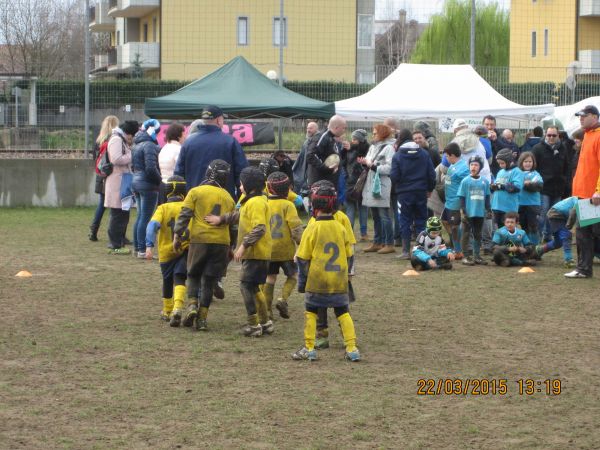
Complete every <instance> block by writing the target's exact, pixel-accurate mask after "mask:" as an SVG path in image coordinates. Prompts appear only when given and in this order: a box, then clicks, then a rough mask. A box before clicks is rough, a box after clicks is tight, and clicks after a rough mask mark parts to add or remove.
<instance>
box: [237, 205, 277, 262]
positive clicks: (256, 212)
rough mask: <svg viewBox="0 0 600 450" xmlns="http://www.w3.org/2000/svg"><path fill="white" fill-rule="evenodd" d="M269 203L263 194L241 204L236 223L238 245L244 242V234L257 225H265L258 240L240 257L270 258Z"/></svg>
mask: <svg viewBox="0 0 600 450" xmlns="http://www.w3.org/2000/svg"><path fill="white" fill-rule="evenodd" d="M269 218H270V214H269V205H268V203H267V198H266V197H265V196H264V195H257V196H255V197H252V198H250V199H249V200H248V201H246V202H244V203H243V204H242V207H241V208H240V223H239V225H238V247H239V246H240V245H242V243H243V242H244V236H246V235H247V234H248V233H250V232H251V231H252V229H253V228H254V227H256V226H258V225H265V226H266V228H267V230H266V233H265V234H264V235H263V237H261V238H260V239H259V240H258V242H256V243H255V244H254V245H251V246H250V247H248V248H247V249H246V251H245V252H244V256H243V257H242V259H263V260H270V259H271V228H270V226H269Z"/></svg>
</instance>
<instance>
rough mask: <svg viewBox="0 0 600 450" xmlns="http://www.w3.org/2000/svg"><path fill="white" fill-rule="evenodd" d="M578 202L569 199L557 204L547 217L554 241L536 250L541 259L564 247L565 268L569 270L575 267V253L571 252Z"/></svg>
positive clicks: (539, 246) (572, 198) (573, 198)
mask: <svg viewBox="0 0 600 450" xmlns="http://www.w3.org/2000/svg"><path fill="white" fill-rule="evenodd" d="M578 200H579V199H578V198H577V197H568V198H565V199H564V200H561V201H560V202H558V203H555V204H554V205H553V206H552V208H550V209H549V210H548V213H547V214H546V216H547V217H548V222H550V230H551V232H552V238H553V239H552V240H551V241H550V242H546V243H545V244H540V245H538V246H536V248H535V251H536V254H537V256H538V257H541V256H542V255H543V254H544V253H547V252H549V251H552V250H556V249H559V248H561V247H562V249H563V258H564V266H565V267H566V268H568V269H572V268H574V267H575V261H573V251H572V250H571V241H572V238H573V235H572V234H571V228H573V226H574V225H575V222H576V221H577V214H576V212H575V206H576V205H577V201H578Z"/></svg>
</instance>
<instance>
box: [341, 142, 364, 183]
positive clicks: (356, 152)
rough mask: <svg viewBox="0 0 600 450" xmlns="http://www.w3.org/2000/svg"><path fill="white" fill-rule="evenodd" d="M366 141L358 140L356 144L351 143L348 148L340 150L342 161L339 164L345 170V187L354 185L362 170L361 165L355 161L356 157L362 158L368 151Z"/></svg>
mask: <svg viewBox="0 0 600 450" xmlns="http://www.w3.org/2000/svg"><path fill="white" fill-rule="evenodd" d="M369 147H370V145H369V143H368V142H359V143H358V144H351V145H350V149H349V150H347V151H342V163H341V166H342V167H343V168H344V170H345V171H346V189H347V190H348V189H351V188H353V187H354V185H355V184H356V182H357V181H358V177H359V176H360V174H361V172H362V171H363V166H362V165H361V164H359V163H358V162H356V158H364V157H365V156H367V152H368V151H369Z"/></svg>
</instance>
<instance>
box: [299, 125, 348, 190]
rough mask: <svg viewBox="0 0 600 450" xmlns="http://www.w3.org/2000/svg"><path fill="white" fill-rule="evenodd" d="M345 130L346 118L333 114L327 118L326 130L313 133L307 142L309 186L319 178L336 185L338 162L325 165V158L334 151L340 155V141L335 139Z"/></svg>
mask: <svg viewBox="0 0 600 450" xmlns="http://www.w3.org/2000/svg"><path fill="white" fill-rule="evenodd" d="M345 132H346V119H344V118H343V117H341V116H338V115H335V116H332V117H331V119H329V125H328V126H327V130H326V131H324V132H322V133H317V134H315V135H314V136H313V137H312V138H311V140H310V142H309V144H308V150H307V152H306V162H307V176H306V178H307V181H308V186H309V187H310V186H311V185H312V184H313V183H314V182H316V181H319V180H327V181H331V182H332V183H333V185H334V186H336V188H337V185H338V179H339V176H340V174H339V172H338V169H339V164H338V165H336V166H333V167H327V166H326V165H325V160H326V159H327V157H329V156H330V155H333V154H334V153H335V154H337V155H338V156H339V155H340V150H341V146H342V143H341V142H339V141H338V140H336V138H339V137H341V136H342V135H343V134H344V133H345Z"/></svg>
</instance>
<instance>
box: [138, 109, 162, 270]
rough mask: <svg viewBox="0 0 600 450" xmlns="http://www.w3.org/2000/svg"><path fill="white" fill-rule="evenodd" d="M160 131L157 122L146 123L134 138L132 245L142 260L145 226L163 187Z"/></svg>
mask: <svg viewBox="0 0 600 450" xmlns="http://www.w3.org/2000/svg"><path fill="white" fill-rule="evenodd" d="M159 132H160V123H159V122H158V120H155V119H149V120H146V121H145V122H144V123H143V125H142V129H141V130H140V132H139V133H138V134H136V135H135V138H134V143H135V145H134V146H133V149H132V150H131V153H132V156H131V161H132V164H131V165H132V168H133V184H132V188H133V192H134V194H135V201H136V204H137V218H136V220H135V225H134V226H133V246H134V249H135V251H136V252H137V257H138V258H140V259H145V258H146V227H147V226H148V222H150V218H151V217H152V214H154V210H155V209H156V205H157V203H158V191H159V189H160V184H161V181H162V179H161V176H160V169H159V167H158V153H159V152H160V147H159V146H158V139H157V135H158V133H159Z"/></svg>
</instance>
